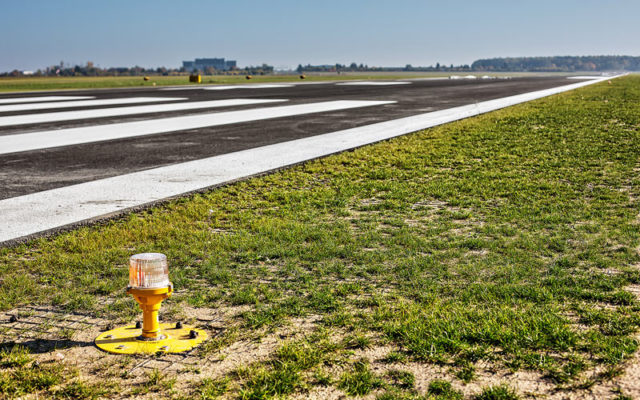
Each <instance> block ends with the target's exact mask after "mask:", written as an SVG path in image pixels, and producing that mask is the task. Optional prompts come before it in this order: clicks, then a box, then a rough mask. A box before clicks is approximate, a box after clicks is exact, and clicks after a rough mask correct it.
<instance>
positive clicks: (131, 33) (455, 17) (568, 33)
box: [0, 0, 640, 71]
mask: <svg viewBox="0 0 640 400" xmlns="http://www.w3.org/2000/svg"><path fill="white" fill-rule="evenodd" d="M639 18H640V0H527V1H525V0H523V1H520V0H480V1H470V0H454V1H444V0H440V1H431V0H422V1H419V0H395V1H394V0H386V1H374V0H340V1H337V0H322V1H305V0H263V1H253V0H244V1H235V0H224V1H214V0H210V1H197V0H190V1H175V0H173V1H168V0H167V1H165V0H155V1H136V0H128V1H122V0H107V1H86V0H85V1H80V0H76V1H74V0H22V1H13V0H0V71H7V70H12V69H21V70H23V69H24V70H33V69H37V68H41V67H45V66H47V65H52V64H57V63H59V62H60V61H62V60H64V61H65V63H70V64H84V63H86V62H87V61H93V62H94V63H95V64H96V65H98V66H101V67H110V66H133V65H140V66H144V67H156V66H166V67H178V66H180V65H181V61H182V60H190V59H193V58H196V57H225V58H227V59H235V60H237V61H238V65H239V66H245V65H250V64H260V63H263V62H264V63H268V64H271V65H274V66H276V67H289V66H290V67H295V66H296V65H297V64H298V63H303V64H306V63H311V64H333V63H336V62H339V63H351V62H357V63H365V64H368V65H376V66H403V65H405V64H412V65H414V66H418V65H431V64H435V63H436V62H440V63H443V64H451V63H453V64H466V63H471V62H472V61H473V60H475V59H478V58H485V57H500V56H535V55H593V54H625V55H636V56H638V55H640V40H639V38H640V22H639V21H640V19H639Z"/></svg>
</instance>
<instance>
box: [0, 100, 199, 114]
mask: <svg viewBox="0 0 640 400" xmlns="http://www.w3.org/2000/svg"><path fill="white" fill-rule="evenodd" d="M178 100H187V99H186V98H184V97H124V98H119V99H98V100H78V101H59V102H49V103H30V104H12V105H7V106H0V112H11V111H34V110H47V109H50V108H72V107H93V106H111V105H116V104H135V103H154V102H160V101H178Z"/></svg>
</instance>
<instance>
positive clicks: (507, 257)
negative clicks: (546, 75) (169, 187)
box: [0, 76, 640, 398]
mask: <svg viewBox="0 0 640 400" xmlns="http://www.w3.org/2000/svg"><path fill="white" fill-rule="evenodd" d="M638 102H640V77H637V76H629V77H625V78H620V79H616V80H614V81H613V82H612V84H611V85H609V84H598V85H595V86H591V87H588V88H584V89H580V90H577V91H574V92H570V93H566V94H562V95H558V96H554V97H552V98H547V99H542V100H538V101H535V102H531V103H527V104H523V105H519V106H516V107H511V108H509V109H505V110H501V111H498V112H494V113H491V114H487V115H484V116H480V117H476V118H472V119H468V120H464V121H460V122H456V123H452V124H448V125H445V126H441V127H437V128H434V129H429V130H426V131H423V132H420V133H417V134H412V135H408V136H405V137H401V138H397V139H394V140H391V141H387V142H383V143H379V144H376V145H372V146H367V147H364V148H361V149H358V150H355V151H353V152H348V153H343V154H339V155H335V156H331V157H327V158H324V159H320V160H317V161H313V162H309V163H306V164H304V165H300V166H296V167H294V168H291V169H288V170H286V171H282V172H279V173H276V174H272V175H268V176H264V177H259V178H254V179H250V180H247V181H244V182H240V183H236V184H233V185H229V186H227V187H224V188H220V189H217V190H214V191H211V192H209V193H206V194H199V195H194V196H191V197H189V198H185V199H180V200H176V201H173V202H171V203H169V204H167V205H166V206H164V207H157V208H154V209H151V210H149V211H147V212H144V213H138V214H132V215H129V216H127V217H125V218H123V219H120V220H118V221H113V222H109V223H106V224H103V225H99V226H94V227H90V228H82V229H79V230H77V231H73V232H70V233H66V234H62V235H59V236H56V237H54V238H51V239H39V240H35V241H32V242H30V243H28V244H24V245H20V246H17V247H14V248H5V249H0V276H1V277H2V278H1V281H0V310H11V309H13V308H15V307H18V306H20V305H25V304H47V305H49V304H51V305H54V306H56V307H60V308H63V309H66V310H69V311H85V312H88V313H90V314H94V315H96V316H103V317H108V318H122V319H132V318H133V316H134V315H136V312H137V311H135V303H134V302H133V300H132V299H130V298H127V296H126V295H125V294H123V288H124V287H125V286H126V284H127V277H128V274H127V259H128V257H129V256H130V255H131V254H134V253H137V252H144V251H161V252H164V253H166V254H167V255H168V257H169V259H170V264H171V266H170V274H171V279H172V281H173V283H174V285H175V287H176V288H177V289H179V291H178V293H177V295H176V296H175V297H174V298H172V299H169V300H168V301H167V306H171V307H180V305H181V304H188V305H190V306H192V307H210V308H216V307H230V306H242V307H245V311H244V312H243V313H242V314H241V315H240V316H239V318H238V319H237V320H234V321H229V322H228V323H229V324H231V325H232V326H230V328H231V329H229V331H228V332H229V335H230V336H224V335H222V336H221V337H219V338H216V340H215V341H213V342H212V344H210V345H207V346H209V347H207V348H210V349H211V351H217V349H219V348H220V347H222V346H226V345H228V344H229V342H230V341H233V340H235V339H234V338H239V337H247V336H250V337H254V338H255V337H257V338H259V337H260V336H261V335H264V334H266V333H268V332H273V331H275V330H276V329H278V328H279V327H280V326H282V325H285V324H287V323H289V322H290V321H291V320H292V319H293V318H302V319H304V318H311V317H314V318H316V317H317V319H318V322H317V323H315V324H314V328H313V331H314V332H325V336H326V337H325V338H324V339H322V340H321V338H317V337H313V338H310V339H305V340H304V341H302V342H300V343H298V342H295V343H297V344H295V345H294V344H287V346H293V348H288V349H286V348H285V350H282V349H281V350H278V351H276V353H274V354H273V355H272V356H271V357H270V358H269V359H268V360H266V361H264V362H260V363H257V364H255V365H253V364H252V365H251V366H249V367H247V368H246V369H245V370H243V371H238V373H237V374H236V375H233V376H231V375H230V379H232V381H233V384H229V386H225V389H224V390H225V391H229V392H230V393H233V394H232V395H231V397H233V396H235V395H238V396H241V397H244V398H269V397H274V396H275V397H277V396H287V395H289V394H291V393H299V392H305V391H307V390H311V389H312V388H313V387H314V386H316V385H317V386H322V385H332V386H334V387H337V388H342V390H344V391H345V392H346V393H350V394H358V393H364V392H367V393H371V392H372V391H375V390H379V391H380V395H381V396H382V395H385V396H387V395H388V396H396V397H397V398H411V397H412V396H413V397H415V396H422V395H427V394H416V393H413V392H411V390H405V389H402V388H398V387H397V386H393V385H391V386H393V387H391V386H389V385H390V383H388V382H387V383H385V382H386V381H385V379H387V378H385V377H384V376H378V375H376V374H375V373H373V372H372V370H371V369H370V368H369V367H367V366H366V365H368V364H367V363H368V362H371V361H370V360H364V361H362V362H361V361H359V359H358V358H357V357H358V356H357V352H359V351H363V350H366V349H370V348H374V347H376V346H380V345H387V346H392V347H393V348H394V349H395V350H394V352H392V353H391V354H388V355H387V356H385V359H384V360H382V362H386V363H391V364H394V363H397V364H399V365H394V367H395V368H396V369H402V365H401V364H400V363H402V362H406V361H413V362H418V363H428V364H437V365H441V366H443V367H445V368H449V369H450V370H451V371H453V373H452V379H458V380H460V381H467V380H473V379H474V376H475V375H474V371H475V368H476V364H477V363H483V364H486V363H490V364H492V365H494V366H495V368H503V369H511V370H520V369H526V370H533V371H537V372H539V373H540V374H541V375H543V376H544V377H545V378H544V379H547V380H549V381H551V382H554V383H555V384H556V385H557V386H558V387H559V388H561V389H563V390H573V389H576V388H577V387H585V386H588V385H590V384H593V383H594V382H596V381H598V380H603V379H604V380H606V379H609V378H610V377H612V376H614V375H615V374H617V373H619V370H620V368H621V367H622V366H623V365H624V362H625V361H626V360H627V359H628V358H629V357H630V355H631V354H633V353H634V352H635V351H636V350H637V348H638V343H637V341H636V339H635V333H636V331H637V327H638V326H639V324H640V304H639V303H638V300H637V299H636V298H635V297H634V295H633V294H632V293H631V292H630V291H628V290H627V287H628V286H629V285H638V284H640V271H639V269H638V265H639V264H640V255H639V254H638V243H639V242H640V218H639V216H638V214H639V210H640V200H639V199H640V164H639V163H638V154H640V135H639V134H638V132H639V130H640V109H639V108H638V106H637V104H638ZM104 297H112V298H115V299H116V301H115V303H114V304H113V305H111V306H109V307H107V308H105V307H103V306H102V304H103V302H102V301H101V300H100V299H101V298H104ZM332 336H335V337H336V338H332ZM296 346H298V347H296ZM300 348H302V349H304V351H303V350H300ZM338 361H339V363H338ZM358 362H361V364H362V367H357V365H360V364H357V363H358ZM327 363H328V364H329V365H340V366H341V367H340V368H342V370H341V371H342V372H340V373H339V374H338V375H337V376H330V377H328V376H326V373H327V372H326V371H327V370H328V369H325V366H326V365H327ZM336 363H338V364H336ZM596 367H598V368H599V371H601V372H599V374H597V375H595V376H591V375H590V378H587V374H586V371H593V369H594V368H596ZM456 375H457V377H456V378H454V377H453V376H456ZM387 381H388V379H387ZM211 390H212V393H217V392H216V390H217V389H211ZM385 390H386V391H387V392H388V393H387V392H384V391H385ZM203 393H204V392H203ZM376 393H377V392H376ZM385 393H386V394H385ZM227 394H229V393H227ZM212 396H213V395H212ZM398 396H399V397H398ZM403 396H404V397H403ZM487 396H488V395H487ZM416 398H417V397H416ZM443 398H445V397H443ZM452 398H453V397H452ZM486 398H491V397H486ZM496 398H497V397H496Z"/></svg>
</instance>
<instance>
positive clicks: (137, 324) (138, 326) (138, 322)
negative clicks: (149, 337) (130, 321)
mask: <svg viewBox="0 0 640 400" xmlns="http://www.w3.org/2000/svg"><path fill="white" fill-rule="evenodd" d="M140 328H142V322H140V321H137V322H136V329H140Z"/></svg>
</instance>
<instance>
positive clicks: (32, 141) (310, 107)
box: [0, 100, 395, 154]
mask: <svg viewBox="0 0 640 400" xmlns="http://www.w3.org/2000/svg"><path fill="white" fill-rule="evenodd" d="M391 103H395V101H366V100H337V101H324V102H320V103H309V104H296V105H291V106H281V107H264V108H255V109H251V110H240V111H226V112H218V113H209V114H197V115H187V116H182V117H171V118H156V119H152V120H145V121H136V122H123V123H117V124H105V125H96V126H86V127H80V128H67V129H54V130H49V131H39V132H31V133H23V134H16V135H5V136H0V154H9V153H16V152H19V151H30V150H40V149H48V148H53V147H60V146H70V145H77V144H83V143H94V142H102V141H105V140H115V139H125V138H130V137H137V136H146V135H155V134H158V133H167V132H175V131H186V130H190V129H199V128H206V127H210V126H219V125H228V124H236V123H240V122H250V121H259V120H264V119H272V118H280V117H291V116H294V115H302V114H312V113H319V112H327V111H336V110H347V109H350V108H360V107H371V106H379V105H384V104H391Z"/></svg>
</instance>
